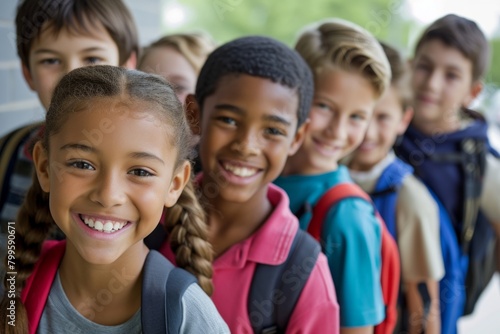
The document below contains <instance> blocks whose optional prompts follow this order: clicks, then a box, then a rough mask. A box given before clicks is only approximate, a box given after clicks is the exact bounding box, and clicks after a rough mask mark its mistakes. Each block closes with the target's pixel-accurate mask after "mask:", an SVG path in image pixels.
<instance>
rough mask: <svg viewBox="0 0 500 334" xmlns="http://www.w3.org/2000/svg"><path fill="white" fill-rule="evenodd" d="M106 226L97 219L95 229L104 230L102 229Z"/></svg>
mask: <svg viewBox="0 0 500 334" xmlns="http://www.w3.org/2000/svg"><path fill="white" fill-rule="evenodd" d="M103 228H104V225H103V224H102V222H101V221H100V220H96V221H95V225H94V229H96V230H98V231H99V232H102V229H103Z"/></svg>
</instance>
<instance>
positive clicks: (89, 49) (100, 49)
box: [35, 46, 104, 54]
mask: <svg viewBox="0 0 500 334" xmlns="http://www.w3.org/2000/svg"><path fill="white" fill-rule="evenodd" d="M102 50H104V48H101V47H97V46H93V47H90V48H86V49H83V50H81V51H82V52H93V51H102ZM41 53H59V52H57V51H55V50H51V49H38V50H36V51H35V54H41Z"/></svg>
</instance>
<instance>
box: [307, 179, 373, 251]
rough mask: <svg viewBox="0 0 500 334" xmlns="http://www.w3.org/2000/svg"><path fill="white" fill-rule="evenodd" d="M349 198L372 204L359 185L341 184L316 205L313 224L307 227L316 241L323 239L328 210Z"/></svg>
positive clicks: (322, 197) (328, 192)
mask: <svg viewBox="0 0 500 334" xmlns="http://www.w3.org/2000/svg"><path fill="white" fill-rule="evenodd" d="M349 197H358V198H362V199H364V200H366V201H368V202H371V199H370V196H369V195H368V194H367V193H365V192H364V191H363V190H362V189H361V188H360V187H359V186H358V185H356V184H354V183H339V184H337V185H336V186H333V187H331V188H330V189H329V190H328V191H327V192H326V193H324V194H323V196H321V198H320V199H319V200H318V202H317V203H316V205H314V208H313V214H312V218H311V222H310V223H309V226H308V227H307V232H309V234H310V235H312V236H313V238H314V239H316V240H318V241H319V240H320V238H321V230H322V229H323V222H324V221H325V216H326V214H327V212H328V210H330V209H331V208H332V207H333V206H334V205H335V204H337V203H338V202H339V201H341V200H343V199H346V198H349Z"/></svg>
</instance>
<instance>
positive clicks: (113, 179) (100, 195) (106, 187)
mask: <svg viewBox="0 0 500 334" xmlns="http://www.w3.org/2000/svg"><path fill="white" fill-rule="evenodd" d="M123 182H124V181H123V180H122V178H121V177H120V175H118V173H116V172H111V171H107V172H103V173H102V175H100V176H99V177H97V178H96V180H95V183H94V185H93V189H92V191H91V193H90V196H89V197H90V200H91V201H92V202H94V203H96V204H98V205H100V206H101V207H103V208H112V207H115V206H120V205H123V204H124V203H125V201H126V198H127V196H126V193H125V190H124V185H123Z"/></svg>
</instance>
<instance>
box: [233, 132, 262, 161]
mask: <svg viewBox="0 0 500 334" xmlns="http://www.w3.org/2000/svg"><path fill="white" fill-rule="evenodd" d="M255 132H256V131H254V130H251V129H246V130H244V131H243V130H242V131H240V132H239V133H238V135H237V137H236V138H235V140H234V141H233V143H232V144H231V149H232V150H234V151H236V152H238V153H240V154H241V155H242V156H252V155H258V154H259V153H260V146H261V143H260V140H259V135H258V134H257V133H255Z"/></svg>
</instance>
